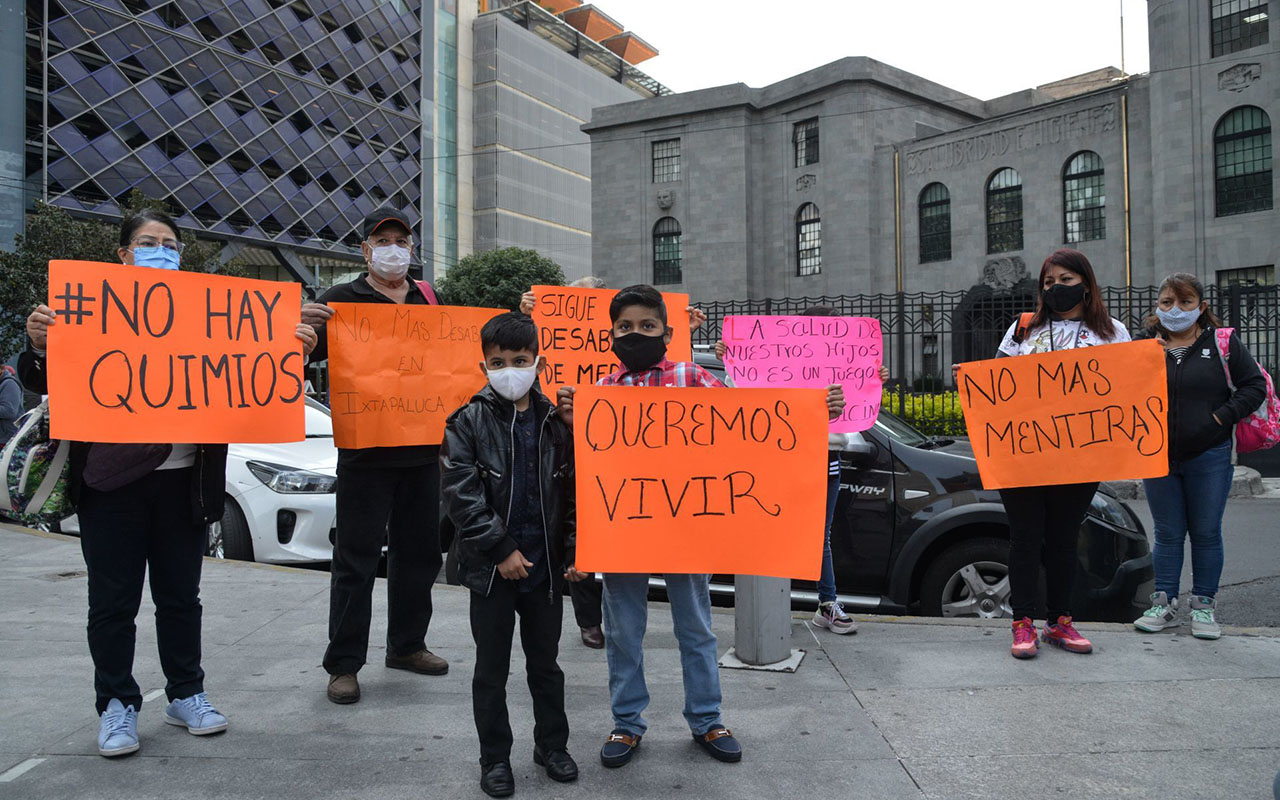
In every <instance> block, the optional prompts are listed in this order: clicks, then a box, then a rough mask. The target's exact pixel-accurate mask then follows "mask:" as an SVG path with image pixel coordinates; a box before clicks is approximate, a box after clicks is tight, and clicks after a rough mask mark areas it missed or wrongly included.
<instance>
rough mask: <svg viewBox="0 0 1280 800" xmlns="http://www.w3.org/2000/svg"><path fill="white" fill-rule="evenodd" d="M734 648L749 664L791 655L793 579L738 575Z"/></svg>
mask: <svg viewBox="0 0 1280 800" xmlns="http://www.w3.org/2000/svg"><path fill="white" fill-rule="evenodd" d="M733 617H734V619H733V648H734V654H735V655H736V656H737V658H738V660H739V661H741V662H742V663H743V664H745V665H748V666H764V665H768V664H776V663H778V662H781V661H786V660H788V659H789V658H791V656H792V653H791V581H790V580H788V579H786V578H764V577H760V576H758V575H739V576H737V577H736V578H735V579H734V615H733Z"/></svg>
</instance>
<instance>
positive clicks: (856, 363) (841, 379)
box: [722, 316, 884, 433]
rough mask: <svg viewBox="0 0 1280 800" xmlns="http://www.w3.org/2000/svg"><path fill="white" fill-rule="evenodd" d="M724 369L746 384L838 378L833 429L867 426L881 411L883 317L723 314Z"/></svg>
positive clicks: (799, 384) (791, 384)
mask: <svg viewBox="0 0 1280 800" xmlns="http://www.w3.org/2000/svg"><path fill="white" fill-rule="evenodd" d="M722 332H723V337H722V338H723V340H724V344H725V357H724V364H725V371H726V373H727V374H728V376H729V379H730V380H731V381H732V382H733V385H734V386H741V387H743V388H767V387H775V386H776V387H788V388H808V387H815V386H830V385H831V384H833V383H838V384H840V385H841V386H842V387H844V399H845V409H844V413H843V414H841V415H840V418H839V419H835V420H832V422H831V432H832V433H851V432H854V431H865V430H866V429H868V428H870V427H871V426H872V425H874V424H875V422H876V417H877V416H879V414H880V395H881V391H882V387H881V383H880V364H881V363H882V361H883V359H884V342H883V340H882V338H881V335H880V321H879V320H876V319H871V318H869V317H761V316H741V317H725V320H724V325H723V328H722Z"/></svg>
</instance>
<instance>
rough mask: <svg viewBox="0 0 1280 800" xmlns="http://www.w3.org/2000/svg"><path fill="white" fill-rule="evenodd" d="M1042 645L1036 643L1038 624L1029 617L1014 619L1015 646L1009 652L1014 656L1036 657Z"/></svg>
mask: <svg viewBox="0 0 1280 800" xmlns="http://www.w3.org/2000/svg"><path fill="white" fill-rule="evenodd" d="M1039 649H1040V646H1039V645H1038V644H1036V624H1035V623H1034V622H1032V621H1031V619H1030V618H1029V617H1023V618H1022V619H1015V620H1014V621H1013V647H1012V648H1010V649H1009V652H1010V653H1012V654H1013V657H1014V658H1034V657H1035V655H1036V652H1037V651H1038V650H1039Z"/></svg>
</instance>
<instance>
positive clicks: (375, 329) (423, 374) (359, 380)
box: [327, 303, 503, 450]
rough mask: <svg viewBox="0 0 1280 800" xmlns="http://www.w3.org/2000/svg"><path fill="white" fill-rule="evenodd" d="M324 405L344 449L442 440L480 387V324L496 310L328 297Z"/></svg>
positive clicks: (495, 312)
mask: <svg viewBox="0 0 1280 800" xmlns="http://www.w3.org/2000/svg"><path fill="white" fill-rule="evenodd" d="M330 308H332V309H333V311H334V314H333V317H332V318H330V320H329V324H328V326H327V328H328V337H329V410H330V412H331V413H332V414H333V441H334V444H336V445H337V446H338V447H341V448H343V449H352V450H359V449H362V448H365V447H399V446H402V445H409V444H440V442H442V441H444V423H445V420H446V419H447V418H448V417H449V415H450V414H452V413H453V412H454V411H455V410H457V409H458V408H459V407H460V406H462V405H463V404H464V403H466V402H467V401H468V400H470V399H471V396H472V395H474V394H475V393H476V392H478V391H480V389H481V387H483V386H484V384H485V382H486V379H485V376H484V373H483V372H482V371H481V370H480V364H481V363H482V362H483V361H484V353H483V352H481V350H480V329H481V328H482V327H484V324H485V323H486V322H488V321H489V320H490V319H492V318H493V317H496V316H497V315H499V314H501V313H503V312H502V311H500V310H498V309H496V308H461V307H457V306H409V305H391V304H388V303H331V304H330Z"/></svg>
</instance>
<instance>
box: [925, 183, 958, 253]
mask: <svg viewBox="0 0 1280 800" xmlns="http://www.w3.org/2000/svg"><path fill="white" fill-rule="evenodd" d="M950 258H951V192H949V191H947V187H945V186H943V185H942V184H940V183H931V184H929V185H928V186H926V187H924V189H922V190H921V192H920V263H921V264H923V263H925V262H926V261H948V260H950Z"/></svg>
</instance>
